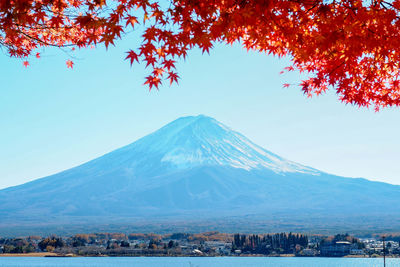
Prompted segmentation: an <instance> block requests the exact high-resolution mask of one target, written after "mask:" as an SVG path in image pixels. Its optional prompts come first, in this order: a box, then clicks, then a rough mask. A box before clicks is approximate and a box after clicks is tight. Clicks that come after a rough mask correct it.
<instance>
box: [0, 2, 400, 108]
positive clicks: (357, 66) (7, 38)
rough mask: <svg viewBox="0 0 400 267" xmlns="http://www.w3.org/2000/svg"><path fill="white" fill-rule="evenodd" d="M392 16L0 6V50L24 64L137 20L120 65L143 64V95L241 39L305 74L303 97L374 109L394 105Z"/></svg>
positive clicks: (116, 34) (312, 6)
mask: <svg viewBox="0 0 400 267" xmlns="http://www.w3.org/2000/svg"><path fill="white" fill-rule="evenodd" d="M399 16H400V0H394V1H392V0H388V1H380V0H371V1H361V0H346V1H340V0H337V1H322V0H316V1H313V0H306V1H302V0H170V1H159V0H153V1H149V0H114V1H107V2H106V0H0V44H1V46H3V47H5V48H6V49H7V51H8V53H9V55H10V56H12V57H19V58H22V59H23V60H24V61H23V62H24V63H23V64H24V65H25V66H28V65H29V62H28V61H27V58H28V57H29V56H36V57H40V55H39V54H37V49H38V48H39V47H47V46H56V47H60V48H63V49H72V50H73V49H75V48H76V47H77V48H82V47H88V46H92V45H93V46H96V45H98V44H104V45H105V46H106V47H108V46H109V45H113V44H114V42H115V40H116V39H118V38H121V36H123V34H124V33H125V32H127V31H131V30H132V29H133V28H135V30H136V28H137V25H138V24H140V28H141V30H142V31H143V34H142V42H141V45H140V46H139V47H137V48H132V50H130V51H128V52H127V56H126V59H127V60H128V61H129V62H130V64H134V63H135V62H137V63H144V64H145V65H146V66H147V67H149V68H150V73H149V76H148V77H146V81H145V84H147V85H148V86H149V88H150V89H151V88H153V87H156V88H158V87H159V86H160V84H161V83H162V82H163V81H165V80H166V81H169V82H170V83H174V82H177V80H178V74H177V73H176V70H175V64H176V61H177V60H178V59H181V58H185V57H186V55H187V53H188V51H189V50H190V49H193V48H200V49H201V50H202V51H203V52H209V50H210V49H212V47H213V44H215V43H216V42H222V43H226V44H233V43H235V42H239V43H241V44H242V45H243V47H244V48H246V49H252V50H257V51H260V52H264V53H267V54H273V55H276V56H279V57H282V56H289V57H290V59H291V60H292V65H291V66H288V67H287V68H286V69H285V70H286V71H293V70H299V71H300V72H305V73H307V74H308V78H306V79H305V80H303V81H302V82H301V84H300V86H301V88H302V90H303V91H304V93H305V94H306V95H308V96H311V95H319V94H321V93H324V92H325V91H326V90H328V89H333V90H336V92H337V94H338V96H339V98H340V100H342V101H343V102H345V103H351V104H356V105H359V106H370V105H373V106H375V108H377V109H379V108H380V107H385V106H399V105H400V87H399V86H400V84H399V62H400V17H399ZM66 63H67V66H68V67H69V68H72V67H73V63H72V61H70V60H69V61H67V62H66ZM266 71H267V70H266ZM284 86H285V87H287V86H289V84H285V85H284Z"/></svg>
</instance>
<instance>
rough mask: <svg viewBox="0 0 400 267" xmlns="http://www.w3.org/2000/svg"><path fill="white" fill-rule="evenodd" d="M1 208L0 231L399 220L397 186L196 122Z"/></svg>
mask: <svg viewBox="0 0 400 267" xmlns="http://www.w3.org/2000/svg"><path fill="white" fill-rule="evenodd" d="M0 200H1V201H0V222H4V223H6V224H10V223H12V224H13V225H16V226H18V225H19V224H21V223H24V224H27V223H31V222H32V223H37V222H41V223H43V222H46V221H47V220H48V218H52V222H57V224H62V223H64V224H69V223H71V221H74V220H78V221H81V219H79V218H85V219H84V220H85V221H87V222H88V223H89V222H90V223H91V224H95V223H99V222H102V223H106V222H107V221H110V220H111V221H114V220H130V221H131V222H134V221H135V220H136V219H137V218H138V217H140V218H142V219H143V218H153V219H154V218H162V217H166V218H169V217H170V216H173V217H174V220H179V219H181V220H188V218H190V219H192V220H194V219H195V218H197V219H207V218H216V217H219V218H221V217H223V218H228V217H229V218H233V217H235V216H244V215H249V214H252V215H256V216H258V217H260V218H261V217H262V218H269V217H270V216H272V215H273V214H274V216H275V217H274V218H277V220H280V219H279V216H278V217H276V216H277V215H276V214H286V215H285V216H287V214H290V216H291V217H292V215H295V217H296V218H300V217H301V218H304V217H306V218H311V219H312V218H318V220H319V222H321V220H322V222H324V220H323V219H321V218H324V216H326V215H327V214H329V216H336V218H341V216H342V217H343V216H344V217H346V216H347V217H346V218H348V217H349V216H350V217H351V216H369V215H371V214H378V213H379V214H380V216H382V214H391V215H395V216H397V215H400V207H399V205H398V203H399V201H400V186H395V185H390V184H385V183H379V182H372V181H368V180H365V179H352V178H343V177H338V176H334V175H330V174H327V173H324V172H321V171H318V170H316V169H313V168H310V167H307V166H303V165H301V164H298V163H295V162H292V161H289V160H286V159H284V158H282V157H280V156H278V155H276V154H274V153H271V152H269V151H268V150H266V149H264V148H262V147H260V146H258V145H256V144H254V143H253V142H251V141H250V140H249V139H247V138H246V137H244V136H243V135H241V134H240V133H238V132H235V131H233V130H231V129H230V128H228V127H227V126H225V125H223V124H222V123H220V122H218V121H216V120H215V119H213V118H210V117H206V116H202V115H200V116H193V117H183V118H179V119H177V120H175V121H173V122H171V123H169V124H167V125H166V126H164V127H162V128H161V129H159V130H157V131H156V132H154V133H152V134H149V135H147V136H145V137H143V138H141V139H139V140H137V141H136V142H134V143H132V144H130V145H127V146H125V147H122V148H120V149H117V150H115V151H113V152H110V153H108V154H106V155H104V156H102V157H99V158H97V159H94V160H92V161H89V162H87V163H85V164H82V165H80V166H78V167H75V168H72V169H69V170H66V171H63V172H60V173H57V174H54V175H51V176H48V177H45V178H42V179H38V180H35V181H33V182H29V183H26V184H23V185H20V186H15V187H10V188H7V189H4V190H0ZM344 217H343V218H344ZM110 218H111V219H110ZM363 218H364V217H363ZM311 219H310V220H311ZM314 221H315V220H314ZM324 223H326V222H324ZM0 227H1V223H0Z"/></svg>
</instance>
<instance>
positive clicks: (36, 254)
mask: <svg viewBox="0 0 400 267" xmlns="http://www.w3.org/2000/svg"><path fill="white" fill-rule="evenodd" d="M0 257H8V258H13V257H43V258H44V257H49V258H76V257H79V258H99V257H110V258H111V257H121V258H139V257H149V258H151V257H156V258H164V257H165V258H168V257H171V258H184V257H196V258H202V257H204V258H220V257H226V258H246V257H257V258H258V257H265V258H288V257H293V258H294V257H297V258H362V259H368V258H370V259H376V258H383V256H378V257H368V256H362V255H347V256H344V257H320V256H296V255H294V254H282V255H260V254H247V255H237V256H195V255H182V256H164V255H155V256H128V255H125V256H124V255H120V256H109V255H93V256H81V255H75V254H57V253H54V252H33V253H4V254H0ZM386 258H387V259H399V258H400V257H393V256H386Z"/></svg>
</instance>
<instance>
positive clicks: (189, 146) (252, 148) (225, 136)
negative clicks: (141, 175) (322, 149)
mask: <svg viewBox="0 0 400 267" xmlns="http://www.w3.org/2000/svg"><path fill="white" fill-rule="evenodd" d="M128 147H129V149H134V150H135V151H136V152H138V151H139V152H140V154H147V155H148V154H151V155H152V157H153V158H154V155H155V154H156V155H158V157H157V158H160V161H161V163H166V164H170V165H171V166H173V167H174V168H178V169H185V168H192V167H196V166H201V165H211V166H213V165H217V166H230V167H234V168H241V169H246V170H251V169H264V168H267V169H270V170H272V171H274V172H276V173H285V172H301V173H308V174H319V172H318V171H317V170H315V169H312V168H309V167H306V166H303V165H301V164H298V163H295V162H291V161H288V160H286V159H283V158H281V157H279V156H278V155H275V154H273V153H271V152H269V151H267V150H265V149H263V148H262V147H260V146H258V145H256V144H254V143H253V142H251V141H250V140H249V139H247V138H246V137H245V136H243V135H241V134H240V133H238V132H235V131H233V130H232V129H230V128H229V127H227V126H225V125H224V124H222V123H220V122H218V121H217V120H215V119H213V118H211V117H207V116H204V115H199V116H189V117H182V118H179V119H177V120H175V121H173V122H171V123H169V124H167V125H166V126H164V127H162V128H161V129H159V130H158V131H156V132H154V133H152V134H150V135H148V136H146V137H144V138H142V139H140V140H138V141H137V142H135V143H133V144H131V145H129V146H128Z"/></svg>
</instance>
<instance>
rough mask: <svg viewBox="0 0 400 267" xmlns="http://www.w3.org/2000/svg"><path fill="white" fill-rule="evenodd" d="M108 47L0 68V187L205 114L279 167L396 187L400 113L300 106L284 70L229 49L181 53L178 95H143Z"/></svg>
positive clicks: (6, 62) (332, 104)
mask: <svg viewBox="0 0 400 267" xmlns="http://www.w3.org/2000/svg"><path fill="white" fill-rule="evenodd" d="M117 45H118V46H117V47H114V48H110V49H109V50H108V51H107V52H106V51H105V49H104V48H98V49H94V50H91V49H88V50H83V51H80V52H79V53H78V54H76V57H78V58H77V59H75V60H74V61H75V67H74V69H73V70H70V69H67V68H66V66H65V60H66V59H69V56H68V55H67V54H65V53H63V52H62V51H59V50H54V49H49V50H46V53H44V54H43V55H42V58H41V59H39V60H36V59H35V60H32V61H31V62H30V63H31V66H30V67H29V68H27V69H26V68H24V67H23V66H22V63H21V61H20V60H17V59H10V58H8V57H7V55H5V54H1V55H0V57H1V59H0V68H1V72H0V78H1V90H0V93H1V98H0V101H1V103H0V122H1V124H0V127H1V128H0V188H4V187H8V186H12V185H17V184H21V183H24V182H27V181H30V180H33V179H37V178H40V177H43V176H47V175H50V174H54V173H56V172H59V171H61V170H64V169H68V168H71V167H73V166H76V165H79V164H81V163H84V162H86V161H88V160H91V159H93V158H96V157H98V156H100V155H102V154H105V153H107V152H110V151H112V150H114V149H116V148H118V147H121V146H124V145H126V144H129V143H131V142H133V141H135V140H137V139H138V138H140V137H142V136H144V135H146V134H149V133H150V132H152V131H154V130H156V129H158V128H160V127H161V126H163V125H164V124H166V123H168V122H170V121H172V120H174V119H176V118H178V117H181V116H186V115H197V114H205V115H208V116H211V117H214V118H215V119H217V120H219V121H221V122H223V123H224V124H226V125H228V126H230V127H231V128H233V129H234V130H237V131H239V132H241V133H243V134H244V135H246V136H247V137H248V138H250V139H251V140H253V141H254V142H255V143H257V144H259V145H261V146H263V147H265V148H266V149H268V150H270V151H272V152H274V153H277V154H279V155H281V156H283V157H285V158H288V159H290V160H293V161H296V162H299V163H302V164H305V165H308V166H312V167H314V168H317V169H320V170H322V171H326V172H329V173H333V174H337V175H342V176H348V177H365V178H368V179H371V180H379V181H385V182H390V183H394V184H400V164H399V163H400V140H399V137H400V109H388V110H383V111H381V112H379V113H375V112H374V111H373V110H367V109H359V108H357V107H353V106H350V105H345V104H342V103H340V102H339V101H338V100H337V98H336V96H335V95H334V94H333V93H330V94H327V95H325V96H322V97H318V98H312V99H309V98H306V97H304V96H303V95H302V93H301V91H300V89H299V88H298V87H290V88H286V89H283V88H282V84H283V83H286V82H289V83H293V82H296V81H298V80H299V75H298V74H296V73H293V74H290V75H288V74H285V75H279V72H280V71H281V70H282V69H283V67H285V66H287V65H288V60H287V59H277V58H273V57H270V56H266V55H264V54H259V53H256V52H249V53H248V52H246V51H245V50H243V49H241V48H240V47H239V46H234V47H230V46H224V45H218V46H217V47H216V49H214V50H212V52H211V55H210V56H208V55H201V53H200V52H199V51H197V50H196V51H192V52H191V53H190V54H189V57H188V58H187V60H186V62H184V61H182V62H180V63H179V65H178V70H179V75H180V76H181V77H182V79H181V80H180V83H179V85H178V86H176V85H173V86H172V87H169V86H163V87H162V88H160V91H156V90H154V91H151V92H149V91H148V89H147V88H146V87H144V86H142V84H143V81H144V76H145V75H146V72H144V70H143V67H140V66H137V65H135V66H134V67H133V68H130V66H129V64H128V62H127V61H124V60H123V58H124V57H125V53H124V52H125V51H127V49H128V48H130V47H135V46H136V45H135V41H134V40H132V38H131V39H126V40H125V41H120V42H119V43H117Z"/></svg>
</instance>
